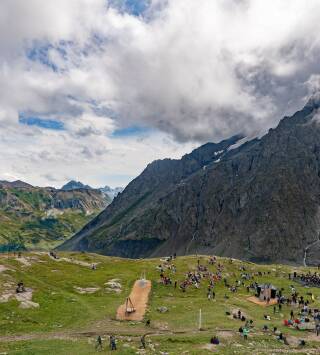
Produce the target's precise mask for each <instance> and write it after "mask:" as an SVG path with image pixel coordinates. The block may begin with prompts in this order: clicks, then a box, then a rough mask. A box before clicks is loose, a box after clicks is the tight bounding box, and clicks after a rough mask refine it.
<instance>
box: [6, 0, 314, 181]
mask: <svg viewBox="0 0 320 355" xmlns="http://www.w3.org/2000/svg"><path fill="white" fill-rule="evenodd" d="M114 3H115V1H113V2H112V4H114ZM118 3H119V1H118ZM110 4H111V3H110ZM110 4H108V2H107V1H105V0H68V1H65V0H56V1H54V2H52V1H43V0H28V1H25V0H2V1H1V2H0V90H1V96H0V129H1V138H0V149H1V151H5V152H6V154H4V155H3V154H2V157H1V158H0V163H1V165H0V166H1V169H0V177H5V176H6V175H5V174H9V175H10V176H11V175H12V176H20V177H21V178H25V179H29V180H30V181H31V182H35V183H38V184H45V183H49V182H52V183H54V184H55V185H57V184H59V183H62V182H64V179H67V178H69V177H76V178H79V179H81V180H84V182H86V183H91V184H93V185H94V184H100V183H102V180H103V179H105V178H106V177H108V178H111V179H112V178H114V181H115V180H116V179H117V178H116V176H118V180H119V181H120V178H119V176H135V175H136V174H137V173H138V172H139V171H141V170H142V168H143V167H144V165H145V164H146V163H148V162H149V161H151V160H153V159H155V158H159V157H164V156H179V155H181V154H182V153H184V152H186V151H187V150H189V149H191V147H194V146H195V145H196V144H198V143H202V142H206V141H208V140H220V139H222V138H226V137H228V136H230V135H232V134H236V133H239V132H243V133H245V134H247V135H250V136H252V135H259V134H262V133H263V132H265V131H266V130H267V129H268V128H269V127H271V126H274V125H276V124H277V122H278V121H279V119H280V118H281V117H282V116H283V115H285V114H290V113H292V112H293V111H295V110H297V109H298V108H299V107H301V105H303V101H304V100H305V99H306V96H307V95H308V94H309V93H310V91H313V90H316V89H319V79H318V77H319V75H320V70H319V69H320V68H319V67H320V64H319V61H318V58H319V52H320V51H319V49H320V37H319V35H318V33H319V30H320V21H319V20H320V18H319V17H320V15H319V14H320V2H319V1H318V0H305V1H303V0H274V1H265V0H216V1H212V0H199V1H194V0H153V1H151V3H150V5H149V8H148V9H147V10H146V12H145V13H144V14H143V16H140V17H137V16H134V15H132V14H130V13H126V12H124V11H123V7H121V4H120V8H121V11H117V9H115V8H114V7H112V6H110ZM19 112H26V113H28V114H32V115H35V116H38V117H44V118H50V119H58V120H59V121H61V122H63V123H64V127H65V130H64V131H51V130H50V131H49V130H45V129H42V128H39V127H35V126H30V127H29V126H22V125H21V124H19V120H18V118H19ZM130 125H142V126H146V127H150V128H152V130H151V131H150V133H149V134H148V136H147V137H144V138H143V139H137V138H134V137H123V138H122V141H120V140H119V139H114V138H112V137H111V135H112V132H113V131H114V130H115V129H116V128H121V127H127V126H130ZM164 140H166V142H167V141H169V142H170V144H167V143H164ZM179 142H180V143H179ZM181 142H184V143H181ZM112 176H113V177H112ZM123 179H125V178H123ZM106 183H108V181H106ZM115 184H116V181H115Z"/></svg>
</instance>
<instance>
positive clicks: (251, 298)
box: [247, 296, 278, 307]
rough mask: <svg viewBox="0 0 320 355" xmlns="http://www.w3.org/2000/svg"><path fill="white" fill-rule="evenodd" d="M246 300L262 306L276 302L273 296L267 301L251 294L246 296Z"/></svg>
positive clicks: (272, 304)
mask: <svg viewBox="0 0 320 355" xmlns="http://www.w3.org/2000/svg"><path fill="white" fill-rule="evenodd" d="M247 300H248V301H250V302H252V303H255V304H257V305H258V306H262V307H268V306H274V305H276V304H278V302H277V300H276V299H275V298H272V299H271V300H270V301H269V302H267V301H261V300H260V299H259V298H258V297H254V296H252V297H248V298H247Z"/></svg>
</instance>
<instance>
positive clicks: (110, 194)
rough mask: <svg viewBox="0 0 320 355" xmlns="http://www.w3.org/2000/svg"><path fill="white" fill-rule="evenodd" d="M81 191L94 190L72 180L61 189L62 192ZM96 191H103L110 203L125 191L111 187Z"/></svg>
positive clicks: (121, 188)
mask: <svg viewBox="0 0 320 355" xmlns="http://www.w3.org/2000/svg"><path fill="white" fill-rule="evenodd" d="M79 189H87V190H94V189H93V188H92V187H90V186H89V185H84V184H83V183H82V182H80V181H75V180H71V181H69V182H68V183H66V184H65V185H63V186H62V187H61V190H65V191H71V190H79ZM96 190H99V191H101V192H102V193H103V194H104V195H105V196H106V198H107V199H108V200H110V202H111V201H112V200H113V199H114V198H115V197H116V196H117V195H118V194H119V193H120V192H122V191H123V187H115V188H114V189H113V188H111V187H110V186H107V185H106V186H105V187H100V188H97V189H96Z"/></svg>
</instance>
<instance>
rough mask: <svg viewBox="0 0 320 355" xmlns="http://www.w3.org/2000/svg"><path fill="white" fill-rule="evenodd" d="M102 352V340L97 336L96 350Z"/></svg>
mask: <svg viewBox="0 0 320 355" xmlns="http://www.w3.org/2000/svg"><path fill="white" fill-rule="evenodd" d="M98 349H99V350H102V338H101V336H100V335H99V336H98V338H97V342H96V350H98Z"/></svg>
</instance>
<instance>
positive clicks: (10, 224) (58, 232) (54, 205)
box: [0, 183, 109, 252]
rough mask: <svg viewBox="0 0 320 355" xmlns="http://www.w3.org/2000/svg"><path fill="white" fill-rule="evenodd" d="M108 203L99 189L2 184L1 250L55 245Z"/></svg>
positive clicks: (0, 195) (0, 198)
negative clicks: (71, 189)
mask: <svg viewBox="0 0 320 355" xmlns="http://www.w3.org/2000/svg"><path fill="white" fill-rule="evenodd" d="M108 202H109V201H108V200H107V198H106V196H105V195H102V194H101V192H99V191H96V190H84V189H83V190H74V191H62V190H56V189H53V188H38V187H33V186H28V187H15V186H12V185H10V183H7V184H6V185H2V184H1V183H0V252H3V251H8V250H26V249H28V250H30V249H49V248H53V247H55V246H57V245H58V244H60V243H61V242H63V241H64V240H66V239H67V238H68V237H70V236H71V235H72V234H74V233H75V232H77V231H78V230H79V229H81V227H83V226H84V225H85V224H86V223H87V222H89V221H90V220H91V219H92V218H93V217H95V216H96V215H97V214H98V213H99V212H100V211H101V210H102V209H103V208H104V207H105V206H106V205H107V204H108Z"/></svg>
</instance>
